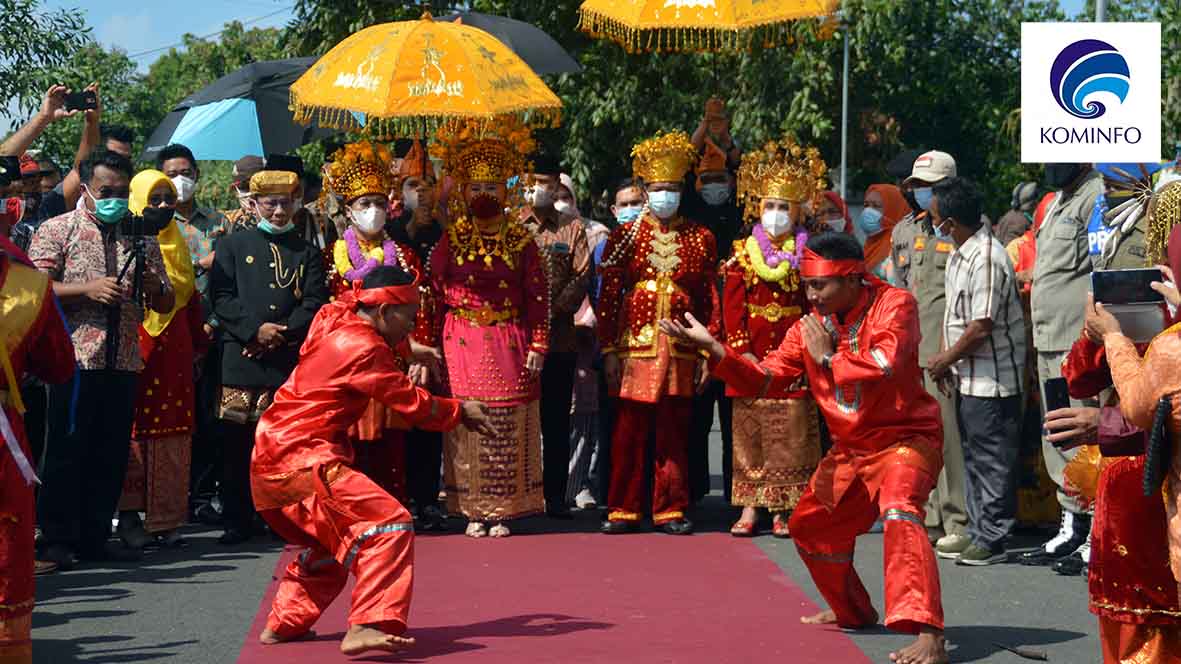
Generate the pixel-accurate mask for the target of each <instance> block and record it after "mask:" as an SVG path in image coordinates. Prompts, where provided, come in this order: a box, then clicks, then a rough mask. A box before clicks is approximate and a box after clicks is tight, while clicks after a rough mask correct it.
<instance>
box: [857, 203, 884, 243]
mask: <svg viewBox="0 0 1181 664" xmlns="http://www.w3.org/2000/svg"><path fill="white" fill-rule="evenodd" d="M857 228H860V229H861V232H862V233H865V235H866V236H867V237H868V236H870V235H877V234H878V233H881V232H882V211H881V210H879V209H877V208H871V207H867V208H865V209H864V210H862V211H861V216H860V217H857Z"/></svg>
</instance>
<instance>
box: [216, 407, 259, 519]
mask: <svg viewBox="0 0 1181 664" xmlns="http://www.w3.org/2000/svg"><path fill="white" fill-rule="evenodd" d="M219 424H220V427H219V428H220V429H221V439H222V451H223V454H224V456H223V457H222V475H221V516H222V523H223V524H224V525H225V528H226V530H230V529H233V530H241V531H244V532H250V531H251V530H252V529H253V527H254V514H255V512H254V496H253V494H252V493H251V491H250V455H251V453H253V452H254V430H255V428H256V427H257V426H258V423H257V422H248V423H246V424H238V423H237V422H231V421H229V420H219Z"/></svg>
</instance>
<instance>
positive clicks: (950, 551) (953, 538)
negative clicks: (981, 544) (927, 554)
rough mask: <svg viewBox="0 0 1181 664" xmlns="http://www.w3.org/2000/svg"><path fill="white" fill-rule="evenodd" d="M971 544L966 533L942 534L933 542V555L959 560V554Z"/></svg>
mask: <svg viewBox="0 0 1181 664" xmlns="http://www.w3.org/2000/svg"><path fill="white" fill-rule="evenodd" d="M971 544H972V539H971V538H970V537H968V536H967V535H944V536H943V537H940V538H939V539H938V540H937V541H936V542H935V555H936V556H939V557H940V558H944V559H946V560H959V557H960V554H961V553H963V552H964V551H965V550H967V548H968V547H969V546H971Z"/></svg>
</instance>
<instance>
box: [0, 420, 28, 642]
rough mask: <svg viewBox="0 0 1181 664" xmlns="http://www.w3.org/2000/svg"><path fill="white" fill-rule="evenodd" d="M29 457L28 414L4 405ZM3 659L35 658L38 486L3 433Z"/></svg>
mask: <svg viewBox="0 0 1181 664" xmlns="http://www.w3.org/2000/svg"><path fill="white" fill-rule="evenodd" d="M4 409H5V414H6V415H8V420H9V422H10V423H11V424H12V429H13V433H15V434H16V439H17V440H18V441H20V444H21V448H22V449H23V450H24V452H25V457H26V458H32V457H31V455H30V453H29V446H28V443H27V441H25V431H24V423H23V418H22V417H21V416H20V415H19V414H17V412H16V410H14V409H12V408H9V407H7V406H4ZM0 486H3V487H4V489H3V491H0V662H2V663H4V664H9V663H11V664H28V663H29V662H32V661H33V642H32V641H31V640H30V631H31V627H32V620H33V526H34V522H35V518H34V517H35V512H34V509H33V487H32V486H30V485H29V484H27V483H26V482H25V479H24V477H22V476H21V473H20V469H19V468H18V467H17V465H16V460H15V459H14V458H13V456H12V454H11V453H9V451H8V448H7V447H5V443H4V439H3V438H2V437H0Z"/></svg>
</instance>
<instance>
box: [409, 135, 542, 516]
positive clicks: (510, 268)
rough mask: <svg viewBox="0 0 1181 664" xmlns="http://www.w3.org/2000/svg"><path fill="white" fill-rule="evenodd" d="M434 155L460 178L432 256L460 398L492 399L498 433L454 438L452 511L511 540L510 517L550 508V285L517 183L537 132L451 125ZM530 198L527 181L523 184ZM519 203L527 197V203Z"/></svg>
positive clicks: (449, 363) (450, 443) (459, 433)
mask: <svg viewBox="0 0 1181 664" xmlns="http://www.w3.org/2000/svg"><path fill="white" fill-rule="evenodd" d="M438 139H439V140H438V142H437V143H436V144H435V145H434V146H432V152H434V153H435V154H436V156H438V157H439V158H441V159H442V160H443V165H444V169H445V170H446V172H447V174H448V175H449V176H450V177H451V178H452V179H453V181H454V182H455V189H454V190H453V193H452V196H453V199H452V206H453V207H452V224H451V226H450V227H449V228H448V229H447V233H446V234H445V235H444V236H443V238H442V240H440V241H439V243H438V244H437V245H436V246H435V249H434V251H433V252H432V253H431V260H430V269H429V271H430V274H431V280H432V285H433V287H434V289H435V291H436V293H435V300H436V302H437V303H438V306H439V311H440V312H441V313H442V314H443V315H442V317H441V320H442V326H443V329H442V341H443V357H444V360H445V363H446V367H447V375H448V378H449V390H450V396H453V397H456V398H464V399H467V398H471V399H478V400H480V401H483V402H485V403H487V404H488V405H489V406H490V407H491V414H492V419H493V422H495V424H496V426H497V429H498V431H499V435H498V436H497V437H495V438H489V437H487V436H483V435H481V434H479V433H477V432H475V431H472V430H469V429H468V428H466V427H464V426H462V425H461V426H460V427H459V428H457V429H455V430H454V431H453V432H451V433H448V434H446V438H445V443H444V450H443V452H444V481H445V485H446V491H447V502H448V505H447V506H448V509H449V510H450V511H459V512H461V513H463V515H464V516H465V517H467V519H468V522H469V523H468V527H467V531H466V532H467V535H468V536H470V537H477V538H478V537H484V536H491V537H507V536H508V535H509V530H508V528H507V527H506V526H505V525H504V522H505V521H508V520H510V519H516V518H520V517H525V516H530V515H533V514H538V513H540V512H542V511H543V510H544V508H545V502H544V498H543V492H542V475H541V437H540V424H539V419H538V418H539V414H538V403H537V402H538V397H539V383H538V376H539V374H540V371H541V366H542V361H543V360H544V357H545V352H546V350H547V343H548V339H549V319H550V316H549V286H548V284H547V282H546V276H545V272H544V269H543V267H542V262H541V257H540V255H539V252H538V249H537V245H536V244H535V243H534V241H533V237H532V236H531V235H530V233H529V231H528V230H527V229H525V228H524V227H523V226H522V225H521V224H520V223H518V222H517V221H515V220H516V219H517V215H516V214H515V213H509V214H506V213H505V210H506V207H513V206H514V201H511V200H509V189H508V187H507V186H506V182H507V181H508V180H509V179H510V178H512V177H514V176H519V175H520V174H521V173H524V172H527V168H526V164H525V158H524V155H526V154H528V153H529V152H531V151H532V143H533V141H532V139H531V137H530V136H529V132H528V130H527V129H525V128H522V127H520V126H518V125H515V124H500V125H498V126H497V127H495V128H487V129H484V130H483V131H481V130H479V129H477V128H474V127H471V126H461V125H452V126H448V127H445V128H443V129H440V131H439V135H438ZM512 193H513V197H514V198H519V196H520V193H519V185H518V187H517V188H515V189H514V190H513V192H512ZM517 202H519V201H517Z"/></svg>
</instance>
